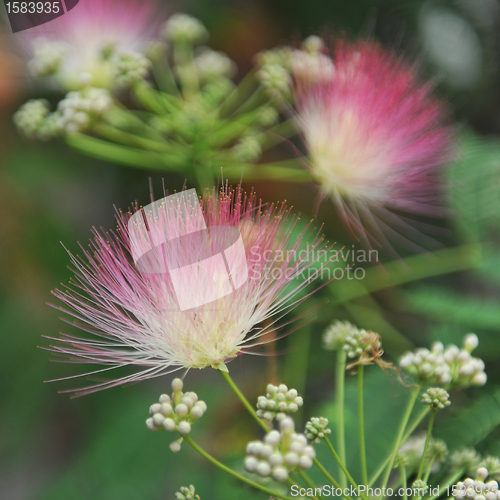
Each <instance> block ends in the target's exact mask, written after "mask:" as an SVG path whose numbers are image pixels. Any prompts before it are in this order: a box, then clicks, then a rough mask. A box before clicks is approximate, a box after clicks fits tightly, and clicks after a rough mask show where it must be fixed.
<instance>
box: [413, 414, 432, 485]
mask: <svg viewBox="0 0 500 500" xmlns="http://www.w3.org/2000/svg"><path fill="white" fill-rule="evenodd" d="M436 412H437V410H432V413H431V418H430V419H429V425H428V426H427V436H426V438H425V445H424V452H423V453H422V458H421V459H420V466H419V468H418V474H417V480H419V479H422V474H423V473H424V466H425V459H426V457H427V451H428V450H429V444H430V442H431V436H432V426H433V425H434V419H435V418H436Z"/></svg>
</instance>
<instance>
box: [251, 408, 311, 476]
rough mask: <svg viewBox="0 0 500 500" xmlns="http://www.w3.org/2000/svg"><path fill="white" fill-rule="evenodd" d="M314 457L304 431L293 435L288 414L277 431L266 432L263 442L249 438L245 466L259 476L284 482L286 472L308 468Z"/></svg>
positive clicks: (292, 425) (292, 424)
mask: <svg viewBox="0 0 500 500" xmlns="http://www.w3.org/2000/svg"><path fill="white" fill-rule="evenodd" d="M315 457H316V452H315V451H314V448H313V447H312V446H310V445H308V444H307V438H306V436H305V435H304V434H297V433H295V430H294V423H293V420H292V419H291V418H290V417H287V418H285V419H284V420H282V421H281V422H280V430H279V431H277V430H272V431H271V432H269V433H268V434H267V435H266V436H265V438H264V441H252V442H251V443H248V446H247V457H246V458H245V462H244V463H245V469H246V470H247V471H248V472H254V473H256V474H258V475H259V476H261V477H272V478H273V479H274V480H275V481H278V482H284V481H286V480H287V479H288V477H289V474H291V473H293V472H296V471H299V470H306V469H310V468H311V467H312V465H313V459H314V458H315Z"/></svg>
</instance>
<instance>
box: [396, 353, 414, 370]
mask: <svg viewBox="0 0 500 500" xmlns="http://www.w3.org/2000/svg"><path fill="white" fill-rule="evenodd" d="M412 361H413V354H412V353H411V352H409V353H407V354H405V355H404V356H403V357H402V358H401V359H400V361H399V366H400V367H401V368H408V367H409V366H410V365H411V364H412Z"/></svg>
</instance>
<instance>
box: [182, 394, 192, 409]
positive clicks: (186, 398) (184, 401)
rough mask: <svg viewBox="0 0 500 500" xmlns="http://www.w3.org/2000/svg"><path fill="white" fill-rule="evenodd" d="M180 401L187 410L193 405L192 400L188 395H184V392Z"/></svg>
mask: <svg viewBox="0 0 500 500" xmlns="http://www.w3.org/2000/svg"><path fill="white" fill-rule="evenodd" d="M181 403H182V404H184V405H186V406H187V407H188V409H189V410H190V409H191V408H192V407H193V405H194V401H193V400H192V399H191V398H190V397H189V396H186V395H185V394H184V396H183V397H182V399H181Z"/></svg>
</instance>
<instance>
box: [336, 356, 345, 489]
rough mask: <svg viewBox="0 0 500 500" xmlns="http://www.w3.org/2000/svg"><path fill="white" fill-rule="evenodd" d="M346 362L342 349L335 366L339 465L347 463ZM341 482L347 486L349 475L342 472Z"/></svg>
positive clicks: (343, 485)
mask: <svg viewBox="0 0 500 500" xmlns="http://www.w3.org/2000/svg"><path fill="white" fill-rule="evenodd" d="M345 364H346V352H345V351H344V350H343V349H340V350H339V351H338V352H337V363H336V366H335V399H336V401H335V408H336V410H337V447H338V450H339V454H338V456H339V457H340V458H339V466H340V469H341V470H342V465H341V464H345V463H346V453H345V429H344V399H345V396H344V389H345ZM340 484H341V485H342V487H345V486H347V476H345V475H344V474H340Z"/></svg>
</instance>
